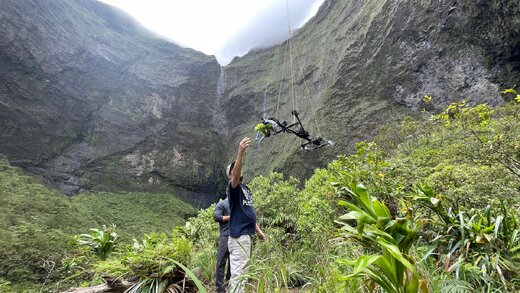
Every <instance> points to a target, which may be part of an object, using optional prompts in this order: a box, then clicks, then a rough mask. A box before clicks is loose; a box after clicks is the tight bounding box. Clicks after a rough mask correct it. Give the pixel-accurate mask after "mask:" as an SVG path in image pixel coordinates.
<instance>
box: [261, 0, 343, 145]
mask: <svg viewBox="0 0 520 293" xmlns="http://www.w3.org/2000/svg"><path fill="white" fill-rule="evenodd" d="M286 8H287V26H288V36H289V37H288V39H287V41H286V47H285V54H283V56H284V60H283V66H282V73H281V80H280V88H279V91H278V92H279V93H278V103H277V106H276V114H275V116H278V109H279V107H280V98H281V96H282V85H283V76H284V72H285V64H286V58H287V56H289V67H290V70H289V71H290V87H291V96H292V104H293V110H292V111H291V114H292V117H293V123H290V124H289V123H288V122H287V121H283V122H280V121H279V120H278V119H276V118H268V119H266V118H265V117H266V115H265V114H266V108H267V88H268V85H269V80H270V78H271V75H272V73H273V71H274V63H273V68H272V69H271V73H270V74H269V77H268V78H267V80H266V84H265V91H264V102H263V111H262V123H259V124H257V125H256V127H255V131H256V132H257V134H256V140H257V141H258V143H260V142H261V141H262V140H263V139H264V138H266V137H270V136H271V135H276V134H279V133H282V132H285V133H291V134H294V135H296V136H297V137H299V138H301V139H303V140H304V141H305V142H303V143H302V144H301V148H302V149H304V150H314V149H319V148H322V147H324V146H333V145H334V143H333V142H332V141H330V140H326V139H323V138H321V135H318V136H312V135H310V133H309V132H308V131H307V130H305V128H304V127H303V124H302V122H301V120H300V117H299V116H298V115H299V113H298V111H297V105H298V102H297V95H296V91H295V83H296V82H295V80H294V78H295V76H294V70H293V54H292V53H293V48H292V47H293V42H292V30H291V24H290V16H289V4H288V1H286ZM300 68H301V65H300ZM302 76H303V84H304V87H305V89H306V91H307V95H308V96H310V95H309V90H308V88H307V84H306V82H305V75H304V74H303V72H302ZM310 108H311V110H312V111H313V112H314V115H313V116H314V122H315V123H316V128H317V130H318V133H320V130H319V125H318V123H317V120H316V118H317V116H316V112H315V111H316V110H315V109H314V107H313V106H312V105H311V107H310Z"/></svg>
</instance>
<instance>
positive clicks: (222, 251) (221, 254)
mask: <svg viewBox="0 0 520 293" xmlns="http://www.w3.org/2000/svg"><path fill="white" fill-rule="evenodd" d="M227 242H228V236H220V237H219V238H218V248H217V271H216V274H215V285H216V286H217V292H218V293H223V292H226V289H225V287H224V273H225V271H226V263H227V262H228V255H229V253H228V244H227Z"/></svg>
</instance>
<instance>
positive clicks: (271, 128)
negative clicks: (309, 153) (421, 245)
mask: <svg viewBox="0 0 520 293" xmlns="http://www.w3.org/2000/svg"><path fill="white" fill-rule="evenodd" d="M291 114H292V115H293V116H294V117H295V118H296V122H294V123H291V124H289V123H287V121H283V122H280V121H279V120H278V119H276V118H268V119H264V118H262V123H261V124H259V125H257V127H256V128H255V129H256V130H257V131H258V133H261V134H262V135H263V136H264V137H269V136H271V135H275V134H279V133H282V132H286V133H292V134H294V135H296V136H297V137H299V138H301V139H303V140H305V142H304V143H302V144H301V148H302V149H304V150H315V149H319V148H322V147H324V146H332V145H333V144H334V143H333V142H332V141H330V140H326V139H323V138H321V137H313V136H311V135H310V134H309V132H308V131H306V130H305V128H303V125H302V122H301V121H300V117H298V112H296V111H292V112H291ZM262 139H263V138H262Z"/></svg>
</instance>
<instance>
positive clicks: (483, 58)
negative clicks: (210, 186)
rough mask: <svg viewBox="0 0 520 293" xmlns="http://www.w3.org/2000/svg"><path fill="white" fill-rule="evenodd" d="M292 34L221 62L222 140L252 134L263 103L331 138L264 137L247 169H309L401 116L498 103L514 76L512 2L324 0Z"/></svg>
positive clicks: (518, 17)
mask: <svg viewBox="0 0 520 293" xmlns="http://www.w3.org/2000/svg"><path fill="white" fill-rule="evenodd" d="M292 42H293V43H292V46H289V48H292V49H290V50H289V51H287V48H288V44H287V43H284V44H282V45H280V46H277V47H274V48H270V49H264V50H258V51H255V52H251V53H250V54H248V55H246V56H244V57H243V58H239V59H236V60H234V62H232V63H231V64H230V65H229V66H227V67H226V68H225V70H226V84H227V90H226V92H225V97H226V98H225V99H224V103H225V107H224V108H225V109H227V112H226V114H227V117H228V121H229V122H230V126H231V127H230V136H231V137H230V139H228V141H230V142H238V141H239V140H240V138H241V137H242V136H246V135H247V136H252V135H253V128H254V125H255V124H256V123H259V122H260V117H262V113H264V112H266V116H267V117H270V116H276V117H275V118H278V119H279V120H287V121H289V122H292V117H291V114H290V113H291V111H292V110H293V109H296V110H297V111H299V112H300V117H301V118H302V122H303V125H304V126H305V127H306V129H307V130H308V131H309V132H310V133H311V134H315V135H320V136H323V137H326V138H329V139H332V140H333V141H334V142H335V143H336V145H335V147H334V148H328V149H325V148H324V149H320V150H318V151H312V152H304V151H300V150H298V148H299V144H300V140H299V139H297V138H296V137H294V136H292V135H289V134H282V135H278V136H276V137H270V138H266V139H265V140H264V141H262V143H261V144H260V146H259V147H258V148H257V150H256V151H254V152H252V153H251V154H249V156H248V157H247V160H248V161H249V166H250V169H248V171H249V172H247V171H246V173H249V174H252V175H258V174H265V173H267V172H268V171H270V170H280V171H283V172H284V173H288V174H293V175H304V176H306V175H309V173H310V172H311V171H312V168H310V167H309V166H324V165H325V164H326V163H327V162H328V161H330V159H332V158H334V157H335V156H336V155H338V154H342V153H348V152H349V150H352V146H353V145H354V143H355V142H357V141H359V140H365V139H370V138H371V137H372V136H373V135H374V134H375V133H376V132H377V131H378V130H379V129H381V128H382V127H385V126H387V125H391V123H392V122H395V121H398V120H399V119H401V118H402V117H403V116H404V115H414V114H415V113H418V112H420V111H421V110H423V109H426V110H427V111H440V110H442V109H443V108H444V107H445V106H447V105H448V104H449V103H450V102H452V101H457V100H461V99H464V98H465V99H467V100H468V101H469V102H470V103H489V104H498V103H501V102H503V101H502V99H501V98H500V95H499V91H500V90H501V89H504V88H508V87H511V86H514V85H515V84H517V83H518V81H519V80H520V5H518V1H484V0H479V1H437V0H436V1H428V0H422V1H390V0H389V1H386V0H371V1H361V0H353V1H340V0H328V1H326V2H325V3H324V4H323V5H322V7H321V9H320V11H319V12H318V14H317V16H315V17H314V19H312V20H311V21H310V22H309V23H307V24H306V25H305V26H304V27H303V28H302V29H301V30H300V31H299V32H298V33H297V34H295V36H294V37H293V39H292ZM289 45H290V44H289ZM287 52H290V53H291V54H289V53H287ZM291 64H292V69H291ZM291 72H292V75H291ZM293 85H294V93H295V94H294V95H293V94H292V92H293ZM425 95H429V96H432V102H431V103H429V104H424V103H423V102H422V100H423V97H424V96H425ZM293 97H294V98H293ZM293 100H294V101H295V103H294V105H296V106H293ZM277 109H278V110H277ZM232 152H233V151H231V152H230V153H229V155H228V157H232ZM249 174H248V175H249Z"/></svg>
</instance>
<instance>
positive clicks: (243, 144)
mask: <svg viewBox="0 0 520 293" xmlns="http://www.w3.org/2000/svg"><path fill="white" fill-rule="evenodd" d="M250 143H251V139H249V137H244V138H242V140H241V141H240V144H239V146H238V150H239V151H240V152H241V153H242V154H243V153H244V152H245V151H246V149H247V148H248V147H249V144H250Z"/></svg>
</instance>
